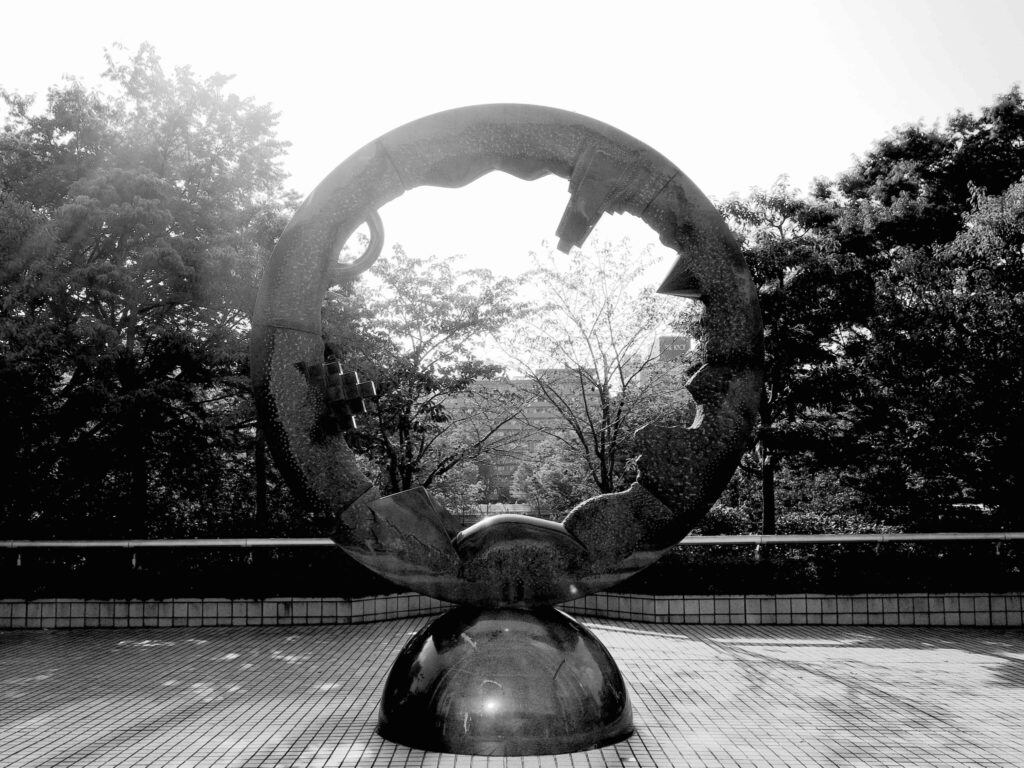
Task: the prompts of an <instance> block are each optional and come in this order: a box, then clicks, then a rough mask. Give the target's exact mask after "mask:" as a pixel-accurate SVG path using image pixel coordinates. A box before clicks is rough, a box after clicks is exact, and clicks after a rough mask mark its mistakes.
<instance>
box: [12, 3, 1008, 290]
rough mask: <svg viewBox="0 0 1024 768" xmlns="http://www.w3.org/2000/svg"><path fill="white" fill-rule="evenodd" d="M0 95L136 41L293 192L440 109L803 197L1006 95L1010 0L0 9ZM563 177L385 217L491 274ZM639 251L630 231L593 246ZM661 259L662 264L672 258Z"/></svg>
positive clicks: (559, 198)
mask: <svg viewBox="0 0 1024 768" xmlns="http://www.w3.org/2000/svg"><path fill="white" fill-rule="evenodd" d="M3 19H4V23H5V27H6V28H7V30H8V32H7V34H6V35H5V36H4V44H3V46H0V87H4V88H7V89H13V90H17V91H20V92H23V93H25V92H38V93H40V94H41V93H43V92H45V89H46V88H47V87H48V86H49V85H51V84H53V83H55V82H57V81H58V80H59V79H60V78H61V76H62V75H65V74H72V75H77V76H79V77H81V78H82V79H84V80H85V81H86V82H91V83H95V82H97V81H98V79H99V74H100V73H101V72H102V70H103V68H104V64H103V49H104V47H105V46H109V45H110V44H111V43H113V42H121V43H124V44H125V45H127V46H128V47H129V48H132V49H134V48H135V47H136V46H137V45H138V44H139V43H141V42H143V41H146V40H148V41H149V42H152V43H153V44H154V45H155V46H156V49H157V51H158V53H159V54H160V55H161V56H162V57H163V60H164V63H165V65H166V66H168V67H171V66H176V65H181V64H190V65H191V66H192V67H193V69H194V70H195V71H196V72H197V73H199V74H201V75H206V74H212V73H213V72H216V71H219V72H223V73H225V74H234V75H236V79H235V80H234V83H233V86H232V87H233V88H234V90H235V91H236V92H238V93H240V94H241V95H245V96H253V97H255V98H256V99H257V100H258V101H261V102H270V103H272V104H273V105H274V106H275V107H276V108H277V109H278V110H279V111H280V112H281V120H280V125H279V135H280V136H281V137H282V138H284V139H286V140H288V141H290V142H291V143H292V147H291V151H290V154H289V156H288V159H287V163H286V167H287V169H288V171H289V172H290V173H291V185H292V186H293V187H294V188H295V189H296V190H298V191H299V192H301V193H303V194H306V193H308V192H309V191H310V190H312V188H313V187H314V186H316V184H317V183H318V182H319V181H320V179H322V178H323V177H324V176H326V175H327V173H328V172H329V171H330V170H331V169H332V168H334V166H335V165H337V164H338V163H339V162H341V161H342V160H344V159H345V158H346V157H347V156H348V155H349V154H351V153H352V152H354V151H355V150H356V149H358V148H359V147H360V146H362V145H363V144H365V143H367V142H369V141H372V140H373V139H375V138H376V137H377V136H379V135H380V134H382V133H385V132H387V131H388V130H390V129H392V128H394V127H396V126H398V125H400V124H402V123H405V122H408V121H410V120H414V119H416V118H418V117H421V116H424V115H427V114H430V113H433V112H437V111H440V110H442V109H448V108H451V107H457V106H464V105H469V104H478V103H489V102H525V103H534V104H542V105H547V106H553V107H560V108H562V109H568V110H572V111H575V112H580V113H582V114H585V115H589V116H591V117H594V118H597V119H599V120H602V121H604V122H607V123H610V124H612V125H614V126H616V127H617V128H620V129H622V130H624V131H626V132H628V133H630V134H632V135H633V136H635V137H636V138H638V139H640V140H641V141H644V142H646V143H647V144H649V145H651V146H652V147H654V148H655V149H657V150H659V151H660V152H661V153H662V154H664V155H666V156H667V157H668V158H670V159H671V160H673V161H674V162H675V163H676V165H678V166H679V167H680V168H681V169H682V170H683V171H684V172H685V173H687V174H688V175H689V176H690V177H691V178H692V179H693V180H694V181H695V182H696V183H697V185H698V186H700V187H701V188H702V189H703V190H704V192H705V193H706V194H708V195H709V196H710V197H712V198H719V199H721V198H723V197H726V196H727V195H729V194H730V193H733V192H738V193H743V192H745V191H747V190H748V189H749V188H750V187H752V186H761V187H765V186H768V185H770V184H772V182H773V181H774V180H775V179H776V178H777V177H778V176H779V175H780V174H788V175H789V177H790V179H791V182H792V183H793V184H794V185H796V186H797V187H799V188H801V189H806V188H807V186H808V184H809V182H810V181H811V179H812V178H813V177H814V176H816V175H826V176H832V175H835V174H836V173H838V172H840V171H842V170H844V169H845V168H847V167H848V166H849V165H850V163H851V160H852V158H853V157H854V156H855V155H857V154H860V153H862V152H864V151H865V150H866V149H868V148H869V147H870V146H871V142H872V141H874V140H876V139H879V138H881V137H882V136H884V135H885V134H886V133H887V132H888V131H889V130H890V129H891V128H893V127H894V126H897V125H900V124H903V123H907V122H915V121H918V120H923V121H924V122H925V123H929V124H930V123H932V122H935V121H936V120H940V119H944V118H945V117H946V116H947V115H949V114H950V113H952V112H953V111H955V110H956V109H958V108H959V109H964V110H968V111H976V110H977V109H978V108H979V107H981V106H983V105H985V104H989V103H991V101H992V99H993V97H994V96H995V95H996V94H997V93H1002V92H1005V91H1006V90H1008V89H1009V88H1010V87H1011V85H1013V84H1014V83H1015V82H1022V81H1024V55H1022V51H1024V2H1021V0H971V2H966V1H965V0H844V1H840V0H819V1H818V2H801V1H799V0H772V2H764V0H761V1H759V2H749V1H745V0H730V2H717V3H716V2H708V1H707V0H704V1H702V2H682V1H680V0H676V2H670V1H669V0H661V2H646V1H645V0H630V2H622V0H617V2H607V3H603V2H598V1H597V0H590V2H562V1H558V0H545V2H533V1H532V0H520V1H519V2H516V3H485V2H479V0H477V1H476V2H444V0H434V1H433V2H429V3H426V2H408V3H406V2H388V1H387V0H377V1H376V2H363V3H351V2H350V3H342V2H339V3H330V4H328V3H325V2H316V3H314V2H306V1H305V0H292V1H291V2H287V3H281V2H277V3H273V4H269V3H262V2H258V1H254V2H246V3H231V2H215V1H211V0H206V1H205V2H193V1H192V0H176V1H175V2H172V3H154V4H149V3H139V2H137V0H135V1H134V2H126V3H118V2H104V1H103V0H92V2H81V1H80V0H78V1H77V2H49V3H45V4H35V3H17V4H10V7H5V8H4V11H3ZM566 186H567V183H566V182H565V181H563V180H561V179H552V178H548V179H543V180H541V181H535V182H523V181H519V180H516V179H512V178H511V177H507V176H502V175H501V174H492V175H490V176H488V177H485V178H484V179H482V180H480V181H478V182H476V183H475V184H473V185H471V186H470V187H467V188H465V189H464V190H455V191H452V190H431V189H419V190H414V191H413V192H410V193H408V194H406V195H405V196H403V197H402V198H400V199H399V200H398V201H396V202H394V203H392V204H390V205H389V206H387V207H386V208H385V209H384V210H383V211H382V212H381V213H382V216H383V218H384V223H385V227H386V230H387V236H388V239H389V241H391V242H395V241H398V242H401V243H402V244H403V245H405V247H406V249H407V250H409V251H410V252H417V251H420V252H427V251H429V252H434V253H441V254H451V253H463V254H469V255H471V256H472V257H473V261H474V263H478V264H483V265H486V266H489V267H491V268H493V269H495V270H496V271H500V272H515V271H518V269H519V267H520V266H525V264H526V259H525V254H526V253H527V252H528V251H529V250H531V249H536V248H538V247H539V244H540V242H541V240H544V239H547V240H550V241H553V240H554V229H555V226H556V224H557V222H558V219H559V217H560V216H561V212H562V209H563V207H564V205H565V202H566V199H567V193H566ZM623 234H628V235H630V236H631V238H632V240H633V241H634V242H635V243H643V242H648V241H650V240H651V239H652V238H651V237H650V233H649V230H647V228H646V227H645V226H644V225H642V224H640V223H639V222H636V221H635V220H633V219H631V218H630V217H618V216H617V217H610V216H606V217H605V221H604V222H603V225H602V226H601V227H600V228H599V230H598V232H595V235H594V236H596V237H603V238H608V239H617V238H618V237H619V236H621V235H623ZM669 258H670V256H669Z"/></svg>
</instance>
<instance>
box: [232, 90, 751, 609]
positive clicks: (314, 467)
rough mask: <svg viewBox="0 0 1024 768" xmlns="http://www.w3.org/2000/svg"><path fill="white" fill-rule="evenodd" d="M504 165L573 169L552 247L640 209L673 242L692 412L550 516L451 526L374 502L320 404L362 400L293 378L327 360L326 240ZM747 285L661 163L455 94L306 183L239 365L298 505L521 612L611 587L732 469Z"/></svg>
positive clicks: (679, 530) (389, 560)
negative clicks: (244, 363) (695, 343)
mask: <svg viewBox="0 0 1024 768" xmlns="http://www.w3.org/2000/svg"><path fill="white" fill-rule="evenodd" d="M494 170H501V171H505V172H507V173H510V174H512V175H514V176H517V177H519V178H523V179H535V178H538V177H540V176H543V175H546V174H549V173H553V174H557V175H559V176H562V177H563V178H566V179H568V180H569V188H570V200H569V204H568V206H567V207H566V210H565V212H564V214H563V215H562V219H561V222H560V223H559V225H558V235H559V238H560V242H559V247H560V248H563V249H565V250H567V249H568V248H569V247H571V246H572V245H579V244H581V243H582V242H583V239H584V238H585V237H586V236H587V234H589V232H590V230H591V229H592V228H593V226H594V224H596V222H597V220H598V219H599V218H600V216H601V215H602V214H603V213H607V212H614V213H618V212H627V213H631V214H633V215H635V216H638V217H640V218H641V219H643V220H644V221H645V222H646V223H647V224H649V225H650V226H651V228H652V229H653V230H654V231H655V232H657V233H658V236H659V238H660V239H661V241H662V242H663V243H664V244H665V245H667V246H669V247H671V248H673V249H674V250H675V251H676V252H677V253H678V254H679V260H678V261H677V263H676V264H675V266H674V267H673V269H672V271H671V273H670V274H669V276H668V278H667V279H666V280H665V283H664V284H663V286H662V288H661V290H662V291H663V292H665V293H672V294H676V295H681V296H687V297H692V298H697V299H700V300H701V301H702V302H704V304H705V311H704V317H703V327H704V329H705V333H706V336H705V338H704V340H703V341H704V351H705V365H704V367H703V368H702V369H701V370H700V371H698V372H697V373H696V374H695V375H694V377H693V378H692V379H691V381H690V382H689V383H688V384H687V387H688V389H689V390H690V392H691V394H692V395H693V397H694V399H695V400H696V401H697V403H698V405H699V411H698V417H697V420H696V421H695V422H694V424H693V425H678V424H665V425H651V426H650V427H647V428H646V429H645V430H643V431H642V432H641V434H640V436H639V437H640V444H641V446H642V451H643V452H642V456H641V457H640V460H639V462H638V464H639V467H640V478H639V481H638V483H636V484H634V485H633V487H632V488H630V489H629V490H627V491H625V492H623V493H617V494H609V495H605V496H599V497H595V498H593V499H590V500H588V501H586V502H584V503H583V504H581V505H579V506H578V507H577V508H576V509H574V510H572V511H571V512H570V513H569V515H568V516H567V517H566V519H565V520H564V522H563V523H561V524H548V523H541V522H540V521H537V520H533V519H530V518H520V519H518V520H509V519H507V518H498V519H492V520H487V521H484V522H483V523H480V524H478V525H476V526H473V527H472V528H470V529H468V530H466V531H464V532H462V533H461V534H459V535H458V537H455V531H454V530H453V528H454V526H453V525H452V523H451V520H450V517H449V516H448V515H447V513H445V512H444V511H443V510H441V509H438V508H437V507H436V506H435V505H433V503H432V502H431V501H430V499H429V497H428V496H427V495H426V494H425V493H423V492H422V491H421V492H420V493H418V494H417V493H411V492H410V493H409V495H406V494H400V495H397V496H393V497H390V500H388V499H380V498H379V494H378V493H377V492H376V490H375V489H373V488H372V487H371V484H370V482H369V481H368V480H367V479H366V478H365V477H364V476H363V475H362V474H361V473H360V472H359V470H358V468H357V467H356V463H355V460H354V458H353V456H352V454H351V452H350V451H349V449H348V447H347V446H346V445H345V442H344V440H343V438H342V437H341V436H340V434H339V433H338V430H337V429H336V428H331V424H330V423H329V421H328V420H326V419H325V416H326V415H330V414H332V413H333V414H334V416H335V417H337V416H338V415H339V414H340V415H342V416H344V417H347V416H348V414H349V412H350V411H352V412H358V400H359V397H361V396H365V395H364V394H363V392H365V390H362V391H360V390H359V389H358V387H357V386H356V385H350V386H348V387H347V388H344V389H343V393H344V403H340V404H339V402H338V399H337V398H339V397H342V395H341V394H338V392H341V391H342V390H341V389H338V387H335V388H334V389H335V390H337V391H336V392H333V394H332V389H331V387H330V386H317V385H315V383H310V381H309V380H308V379H307V377H306V376H305V375H304V371H307V370H309V366H311V365H316V364H319V363H321V362H322V361H323V342H322V340H321V336H320V306H321V303H322V301H323V297H324V294H325V292H326V290H327V288H328V286H329V285H330V284H331V282H332V280H333V279H335V277H336V276H337V270H336V268H335V266H334V262H335V259H336V256H337V251H338V244H339V243H340V242H344V241H345V240H346V239H347V238H348V236H349V235H351V233H352V232H354V231H355V229H356V228H357V227H358V226H359V225H360V224H361V223H363V222H364V221H368V220H369V221H371V222H377V223H376V225H375V226H376V228H377V229H378V230H379V221H378V220H377V219H376V218H375V211H376V210H377V209H378V208H379V207H381V206H382V205H384V204H385V203H387V202H388V201H390V200H392V199H394V198H395V197H397V196H399V195H401V194H402V193H403V192H405V191H406V190H409V189H413V188H415V187H418V186H422V185H433V186H446V187H454V186H462V185H465V184H468V183H469V182H471V181H473V180H474V179H476V178H478V177H479V176H481V175H483V174H485V173H488V172H490V171H494ZM761 367H762V348H761V321H760V312H759V309H758V305H757V293H756V289H755V286H754V285H753V282H752V280H751V278H750V273H749V272H748V270H747V268H746V265H745V264H744V263H743V259H742V258H741V256H740V254H739V250H738V248H737V245H736V243H735V241H734V239H733V237H732V235H731V234H730V232H729V231H728V229H727V227H726V226H725V224H724V222H723V221H722V219H721V217H720V216H719V214H718V212H717V211H716V210H715V209H714V208H713V207H712V205H711V204H710V203H709V202H708V200H707V199H706V198H705V197H704V196H703V195H702V194H701V193H700V191H699V190H698V189H697V188H696V187H695V186H694V185H693V183H692V182H691V181H690V180H689V179H688V178H687V177H686V176H685V175H684V174H683V173H682V172H680V171H679V169H677V168H676V167H675V166H674V165H673V164H672V163H670V162H669V161H668V160H667V159H665V158H664V157H663V156H662V155H660V154H658V153H657V152H655V151H654V150H652V149H651V148H649V147H647V146H645V145H644V144H642V143H640V142H638V141H637V140H635V139H633V138H632V137H630V136H628V135H626V134H624V133H622V132H620V131H618V130H616V129H614V128H612V127H610V126H607V125H604V124H603V123H599V122H597V121H595V120H591V119H589V118H586V117H583V116H581V115H576V114H573V113H570V112H563V111H560V110H554V109H548V108H542V107H532V106H526V105H489V106H480V107H467V108H463V109H456V110H452V111H450V112H443V113H440V114H437V115H432V116H430V117H426V118H423V119H421V120H417V121H415V122H413V123H409V124H408V125H405V126H402V127H401V128H398V129H396V130H394V131H392V132H391V133H388V134H386V135H384V136H382V137H381V138H379V139H377V140H376V141H374V142H373V143H371V144H369V145H367V146H366V147H363V148H362V149H361V150H359V151H358V152H356V153H355V154H354V155H353V156H352V157H350V158H349V159H348V160H346V161H345V162H344V163H342V164H341V165H340V166H338V167H337V168H336V169H335V170H334V171H333V172H332V173H331V174H330V175H329V176H328V177H327V179H326V180H324V182H323V183H321V184H320V186H318V187H317V188H316V190H314V192H313V193H312V194H311V195H310V196H309V198H308V199H307V200H306V201H305V202H304V203H303V205H302V207H301V208H300V209H299V210H298V211H297V212H296V214H295V217H294V218H293V219H292V221H291V223H290V224H289V225H288V227H287V229H286V230H285V232H284V233H283V235H282V236H281V240H280V242H279V244H278V246H277V249H276V250H275V252H274V256H273V258H272V260H271V262H270V264H269V266H268V268H267V272H266V274H265V276H264V280H263V284H262V286H261V290H260V296H259V300H258V302H257V307H256V311H255V315H254V319H253V341H252V375H253V383H254V387H255V391H256V397H257V404H258V407H259V410H260V416H261V420H262V424H263V428H264V431H265V434H266V435H267V437H268V440H269V442H270V444H271V447H272V450H273V452H274V456H275V458H276V459H277V461H278V463H279V465H280V466H281V468H282V471H283V472H284V474H285V476H286V477H287V479H288V480H289V482H290V484H291V486H292V488H293V489H294V490H295V491H296V492H297V493H298V495H299V496H300V498H301V499H302V501H303V502H304V503H306V504H307V505H309V506H310V507H312V508H313V509H314V510H317V511H320V512H321V513H324V514H332V515H334V516H335V517H336V519H337V520H338V527H337V530H336V531H335V532H334V534H333V535H334V538H335V540H336V541H337V542H338V543H339V544H340V545H341V546H342V547H343V548H344V549H345V551H346V552H348V553H349V554H350V555H352V556H353V557H354V558H356V559H357V560H359V561H360V562H361V563H363V564H365V565H367V566H368V567H370V568H371V569H373V570H375V571H377V572H378V573H381V574H382V575H384V576H386V577H387V578H389V579H391V580H392V581H395V582H397V583H399V584H402V585H405V586H407V587H409V588H412V589H415V590H417V591H419V592H423V593H425V594H428V595H432V596H435V597H439V598H442V599H446V600H450V601H452V602H456V603H463V604H469V605H475V606H479V607H502V606H518V607H533V606H537V605H545V604H554V603H558V602H562V601H565V600H570V599H573V598H576V597H580V596H582V595H584V594H587V593H589V592H593V591H595V590H598V589H603V588H606V587H609V586H611V585H612V584H614V583H615V582H617V581H620V580H621V579H623V578H626V577H628V576H629V575H631V574H633V573H635V572H636V571H638V570H639V569H641V568H643V567H645V566H647V565H649V564H650V563H651V562H653V561H654V560H655V559H656V558H657V557H658V556H659V555H660V554H662V553H663V552H664V551H665V550H666V549H668V548H670V547H672V546H673V545H675V544H676V543H677V542H678V541H679V540H680V539H681V538H682V537H683V536H685V534H686V533H687V531H688V530H689V529H690V528H691V527H692V526H693V525H694V524H696V522H697V521H698V520H699V519H700V518H701V517H702V516H703V515H704V514H705V512H706V511H707V510H708V508H709V507H710V505H711V504H712V503H713V502H714V500H715V498H717V496H718V494H719V493H720V492H721V490H722V488H723V487H724V485H725V483H726V482H727V481H728V479H729V476H730V475H731V474H732V471H733V469H734V468H735V465H736V462H737V461H738V460H739V456H740V455H741V453H742V451H743V449H744V447H745V441H746V439H747V437H748V436H749V434H750V431H751V429H752V427H753V424H754V420H755V418H756V414H757V405H758V402H759V397H760V388H761Z"/></svg>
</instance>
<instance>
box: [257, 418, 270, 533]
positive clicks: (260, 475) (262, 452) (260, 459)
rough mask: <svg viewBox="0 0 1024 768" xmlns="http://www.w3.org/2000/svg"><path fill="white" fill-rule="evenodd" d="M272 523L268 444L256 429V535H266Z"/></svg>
mask: <svg viewBox="0 0 1024 768" xmlns="http://www.w3.org/2000/svg"><path fill="white" fill-rule="evenodd" d="M269 523H270V511H269V510H268V509H267V444H266V442H265V441H264V439H263V430H262V429H260V428H259V427H256V533H257V534H260V535H266V532H267V528H268V525H269Z"/></svg>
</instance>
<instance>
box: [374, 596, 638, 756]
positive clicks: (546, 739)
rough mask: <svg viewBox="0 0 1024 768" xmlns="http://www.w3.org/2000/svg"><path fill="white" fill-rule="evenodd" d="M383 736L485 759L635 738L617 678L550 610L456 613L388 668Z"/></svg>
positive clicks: (605, 659) (578, 632)
mask: <svg viewBox="0 0 1024 768" xmlns="http://www.w3.org/2000/svg"><path fill="white" fill-rule="evenodd" d="M379 731H380V734H381V736H383V737H385V738H390V739H393V740H394V741H399V742H401V743H403V744H407V745H408V746H411V747H414V748H417V749H426V750H434V751H445V752H463V753H474V754H485V755H533V754H555V753H559V752H576V751H579V750H584V749H594V748H596V747H600V746H603V745H604V744H609V743H612V742H615V741H619V740H620V739H622V738H625V737H626V736H629V735H630V734H631V733H632V732H633V723H632V717H631V710H630V705H629V698H628V696H627V695H626V689H625V686H624V684H623V681H622V676H621V675H620V674H619V670H618V669H617V668H616V666H615V663H614V662H613V661H612V659H611V657H610V656H608V653H607V651H606V650H605V649H604V646H603V645H602V644H601V643H600V642H599V641H598V639H597V638H596V637H594V635H593V634H592V633H591V632H590V631H589V630H587V629H586V628H585V627H583V626H582V625H580V624H579V623H577V622H576V621H574V620H573V619H571V618H569V617H568V616H566V615H565V614H564V613H562V612H561V611H558V610H555V609H554V608H541V609H538V610H535V611H521V610H515V609H504V610H491V611H481V610H479V609H476V608H469V607H463V608H457V609H455V610H453V611H450V612H448V613H446V614H445V615H444V616H442V617H441V618H440V619H438V620H437V621H435V622H434V623H432V624H430V625H429V626H428V627H426V628H425V629H423V630H421V631H420V632H418V633H417V634H416V636H415V637H413V639H412V640H410V641H409V642H408V644H406V646H405V648H404V649H403V650H402V653H401V654H400V655H399V657H398V660H397V661H396V662H395V664H394V666H392V668H391V672H390V674H389V675H388V679H387V682H386V683H385V684H384V695H383V701H382V703H381V711H380V726H379Z"/></svg>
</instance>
